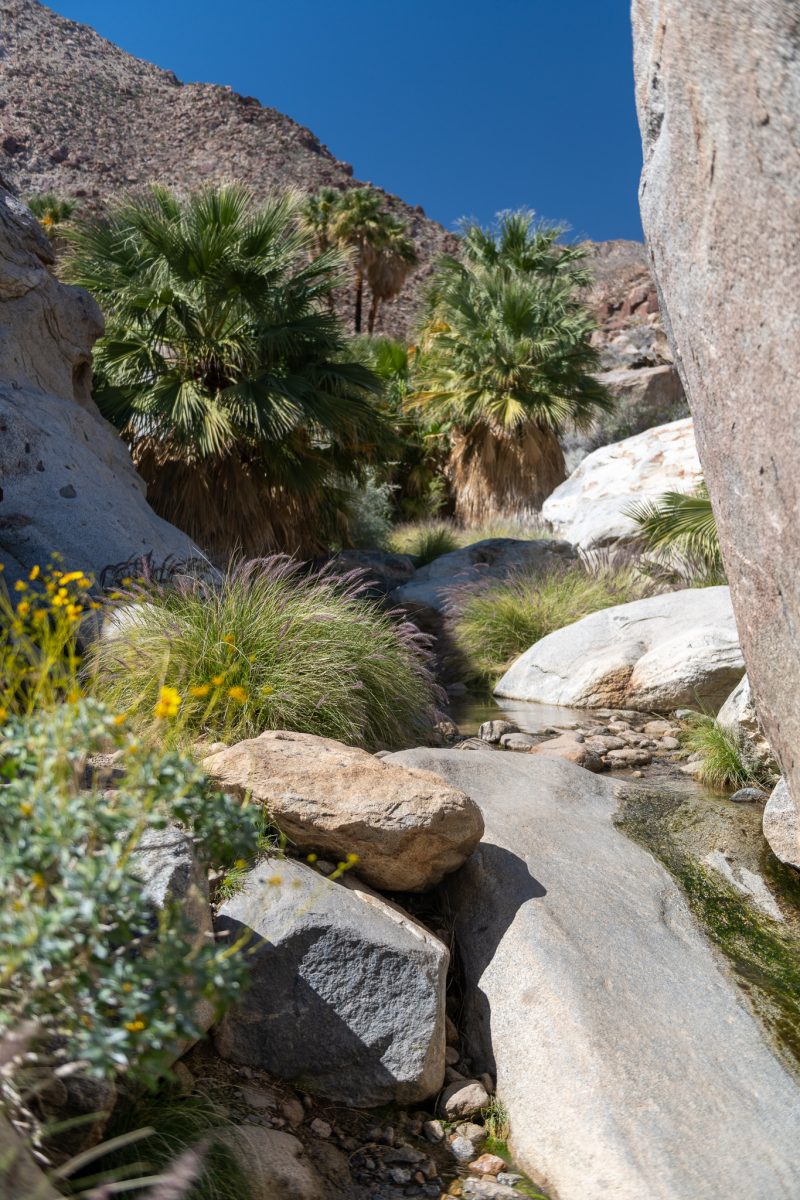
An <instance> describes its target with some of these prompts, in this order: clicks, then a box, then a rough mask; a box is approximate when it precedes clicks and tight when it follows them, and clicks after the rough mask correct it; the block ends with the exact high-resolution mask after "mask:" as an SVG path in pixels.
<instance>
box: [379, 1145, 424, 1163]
mask: <svg viewBox="0 0 800 1200" xmlns="http://www.w3.org/2000/svg"><path fill="white" fill-rule="evenodd" d="M425 1157H426V1156H425V1155H424V1154H423V1153H422V1151H421V1150H417V1149H416V1147H415V1146H410V1145H409V1143H408V1142H401V1143H400V1145H399V1146H395V1147H394V1149H389V1150H387V1151H385V1153H384V1155H383V1161H384V1162H385V1163H406V1164H408V1163H411V1164H412V1165H413V1166H416V1165H417V1164H418V1163H421V1162H424V1161H425Z"/></svg>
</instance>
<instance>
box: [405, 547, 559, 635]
mask: <svg viewBox="0 0 800 1200" xmlns="http://www.w3.org/2000/svg"><path fill="white" fill-rule="evenodd" d="M574 558H575V550H574V547H572V546H570V545H569V543H567V542H559V541H552V540H549V539H544V538H543V539H535V540H533V541H524V540H522V539H518V538H487V539H486V540H485V541H482V542H475V543H473V545H471V546H465V547H463V548H462V549H461V550H453V551H451V552H450V553H449V554H442V555H441V556H440V557H439V558H436V559H434V561H433V562H432V563H428V565H427V566H424V567H420V569H419V570H418V571H417V572H416V573H415V574H414V577H413V578H412V579H411V580H410V581H409V582H408V583H404V584H402V585H401V586H400V587H397V588H395V589H394V591H393V592H392V593H391V599H392V600H393V601H394V602H395V603H396V604H400V605H402V606H403V607H404V608H409V609H423V610H427V611H428V612H430V613H432V614H434V615H439V616H440V615H441V614H442V613H444V612H445V611H446V610H447V608H448V607H449V605H450V604H451V603H452V602H453V601H454V600H456V599H457V593H458V592H459V591H460V590H462V589H464V590H466V589H471V588H475V587H480V586H481V584H483V583H486V582H488V581H491V580H495V579H507V578H508V577H509V576H510V575H512V574H514V572H516V571H521V570H526V571H527V570H533V571H539V570H541V571H546V570H549V569H551V568H552V567H554V566H559V565H560V564H563V563H566V562H569V561H570V560H572V559H574Z"/></svg>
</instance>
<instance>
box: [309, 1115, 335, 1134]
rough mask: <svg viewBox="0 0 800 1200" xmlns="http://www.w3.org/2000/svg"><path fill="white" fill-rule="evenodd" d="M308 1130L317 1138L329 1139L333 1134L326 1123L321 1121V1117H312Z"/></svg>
mask: <svg viewBox="0 0 800 1200" xmlns="http://www.w3.org/2000/svg"><path fill="white" fill-rule="evenodd" d="M309 1128H310V1129H311V1132H312V1133H313V1134H314V1136H315V1137H318V1138H329V1137H330V1136H331V1134H332V1133H333V1129H332V1127H331V1126H330V1125H329V1124H328V1122H327V1121H323V1119H322V1117H314V1120H313V1121H312V1122H311V1125H310V1126H309Z"/></svg>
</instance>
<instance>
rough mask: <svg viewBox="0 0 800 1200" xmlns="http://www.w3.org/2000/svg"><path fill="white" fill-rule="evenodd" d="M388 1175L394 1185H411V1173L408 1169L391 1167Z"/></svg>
mask: <svg viewBox="0 0 800 1200" xmlns="http://www.w3.org/2000/svg"><path fill="white" fill-rule="evenodd" d="M387 1175H388V1176H389V1179H391V1181H392V1183H411V1171H409V1169H408V1167H390V1168H389V1170H388V1171H387Z"/></svg>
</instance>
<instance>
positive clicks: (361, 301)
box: [355, 268, 364, 333]
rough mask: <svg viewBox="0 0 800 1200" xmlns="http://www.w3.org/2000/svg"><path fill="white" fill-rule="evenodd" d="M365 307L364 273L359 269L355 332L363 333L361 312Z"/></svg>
mask: <svg viewBox="0 0 800 1200" xmlns="http://www.w3.org/2000/svg"><path fill="white" fill-rule="evenodd" d="M363 306H364V272H363V271H362V270H361V269H360V268H359V269H358V270H357V271H356V319H355V331H356V333H361V312H362V309H363Z"/></svg>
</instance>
